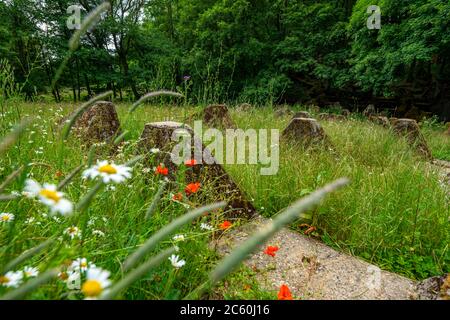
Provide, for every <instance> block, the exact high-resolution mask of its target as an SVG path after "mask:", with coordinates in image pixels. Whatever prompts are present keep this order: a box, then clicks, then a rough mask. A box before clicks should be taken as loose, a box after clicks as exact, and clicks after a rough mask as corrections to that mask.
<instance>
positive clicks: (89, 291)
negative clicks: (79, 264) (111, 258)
mask: <svg viewBox="0 0 450 320" xmlns="http://www.w3.org/2000/svg"><path fill="white" fill-rule="evenodd" d="M81 291H82V292H83V293H84V295H85V296H87V297H97V296H99V295H100V293H102V291H103V288H102V285H101V284H100V282H98V281H97V280H87V281H86V282H85V283H83V286H82V287H81Z"/></svg>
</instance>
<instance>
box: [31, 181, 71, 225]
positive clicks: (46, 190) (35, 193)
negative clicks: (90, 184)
mask: <svg viewBox="0 0 450 320" xmlns="http://www.w3.org/2000/svg"><path fill="white" fill-rule="evenodd" d="M24 191H25V193H26V194H27V196H30V197H38V198H39V201H41V202H42V203H43V204H45V205H46V206H48V207H49V208H50V210H51V212H52V214H54V213H60V214H62V215H63V216H65V215H68V214H70V213H72V211H73V204H72V202H70V201H69V200H67V199H64V193H62V192H59V191H57V189H56V186H55V185H53V184H47V183H45V184H44V185H43V186H41V185H40V184H39V183H37V182H36V181H34V180H31V179H28V180H27V181H26V182H25V188H24Z"/></svg>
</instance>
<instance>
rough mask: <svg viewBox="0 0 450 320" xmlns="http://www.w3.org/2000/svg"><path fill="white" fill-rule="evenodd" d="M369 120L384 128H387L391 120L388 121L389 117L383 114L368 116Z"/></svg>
mask: <svg viewBox="0 0 450 320" xmlns="http://www.w3.org/2000/svg"><path fill="white" fill-rule="evenodd" d="M369 120H370V121H371V122H373V123H375V124H378V125H380V126H383V127H385V128H389V127H390V126H391V122H390V121H389V119H388V118H387V117H384V116H370V117H369Z"/></svg>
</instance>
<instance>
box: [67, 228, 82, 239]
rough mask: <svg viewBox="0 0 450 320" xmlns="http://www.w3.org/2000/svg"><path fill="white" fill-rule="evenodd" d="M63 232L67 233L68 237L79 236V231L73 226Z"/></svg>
mask: <svg viewBox="0 0 450 320" xmlns="http://www.w3.org/2000/svg"><path fill="white" fill-rule="evenodd" d="M64 233H65V234H67V235H68V236H69V237H70V239H74V238H75V237H79V238H80V237H81V231H80V229H78V228H77V227H75V226H72V227H69V228H67V229H66V230H65V231H64Z"/></svg>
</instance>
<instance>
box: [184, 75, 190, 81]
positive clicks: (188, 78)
mask: <svg viewBox="0 0 450 320" xmlns="http://www.w3.org/2000/svg"><path fill="white" fill-rule="evenodd" d="M183 80H184V81H189V80H191V76H184V77H183Z"/></svg>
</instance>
